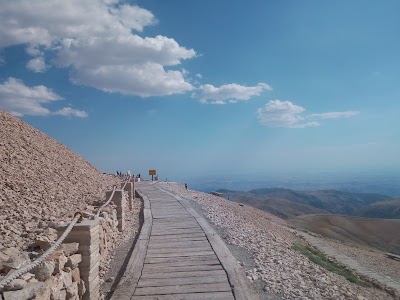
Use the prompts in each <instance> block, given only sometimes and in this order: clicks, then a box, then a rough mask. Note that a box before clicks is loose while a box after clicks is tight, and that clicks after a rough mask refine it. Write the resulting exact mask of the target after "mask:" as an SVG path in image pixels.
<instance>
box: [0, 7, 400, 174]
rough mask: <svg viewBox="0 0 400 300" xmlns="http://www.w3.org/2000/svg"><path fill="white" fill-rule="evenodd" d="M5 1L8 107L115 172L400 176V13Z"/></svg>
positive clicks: (1, 27)
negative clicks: (387, 173)
mask: <svg viewBox="0 0 400 300" xmlns="http://www.w3.org/2000/svg"><path fill="white" fill-rule="evenodd" d="M0 4H1V7H2V9H1V10H0V47H1V49H2V50H1V52H0V59H1V65H0V107H1V108H2V109H5V110H7V111H10V112H12V113H13V114H14V115H17V116H18V117H20V118H21V119H22V120H24V121H26V122H27V123H29V124H31V125H32V126H34V127H36V128H38V129H39V130H41V131H43V132H45V133H46V134H48V135H50V136H51V137H53V138H55V139H57V140H58V141H60V142H61V143H63V144H65V145H66V146H68V147H69V148H71V149H72V150H74V151H75V152H77V153H78V154H80V155H81V156H83V157H84V158H86V159H88V160H89V161H90V162H92V163H93V164H94V165H95V166H96V167H98V168H99V169H101V170H103V171H106V172H114V171H115V170H122V171H126V170H128V169H130V170H131V171H132V172H133V173H138V172H141V173H142V174H145V173H146V171H147V170H148V169H153V168H154V169H157V170H158V172H159V174H160V176H161V177H162V178H164V177H169V178H170V179H174V178H182V179H186V178H190V177H194V176H207V175H213V176H214V175H218V174H232V175H233V176H238V174H252V173H257V174H269V175H271V174H274V173H276V172H286V173H287V174H291V173H293V174H302V173H306V172H310V171H312V172H315V173H317V174H318V172H326V171H337V172H343V173H346V172H349V171H352V172H354V170H360V171H368V172H375V171H376V172H378V171H379V172H382V171H385V170H387V171H393V170H395V171H397V170H399V167H400V160H399V157H398V153H400V118H399V116H398V115H399V112H400V101H399V100H400V86H399V78H400V58H399V53H400V38H399V32H400V18H398V12H399V11H400V2H399V1H261V0H260V1H228V0H219V1H209V0H204V1H172V0H164V1H153V0H146V1H126V2H125V1H124V2H122V1H120V2H118V1H117V0H107V1H105V0H104V1H101V0H87V1H78V0H71V1H51V4H49V3H48V1H28V0H18V1H5V0H2V1H0Z"/></svg>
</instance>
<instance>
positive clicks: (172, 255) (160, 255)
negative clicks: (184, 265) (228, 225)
mask: <svg viewBox="0 0 400 300" xmlns="http://www.w3.org/2000/svg"><path fill="white" fill-rule="evenodd" d="M213 253H214V251H211V250H209V251H206V250H205V251H187V252H182V253H147V255H146V257H149V258H154V257H175V256H198V255H210V254H213Z"/></svg>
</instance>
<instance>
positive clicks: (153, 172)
mask: <svg viewBox="0 0 400 300" xmlns="http://www.w3.org/2000/svg"><path fill="white" fill-rule="evenodd" d="M156 173H157V172H156V170H149V175H156Z"/></svg>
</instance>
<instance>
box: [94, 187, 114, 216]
mask: <svg viewBox="0 0 400 300" xmlns="http://www.w3.org/2000/svg"><path fill="white" fill-rule="evenodd" d="M116 190H117V187H116V186H115V185H114V188H113V191H112V193H111V195H110V198H108V200H107V201H106V202H105V203H104V204H103V205H102V206H100V207H99V209H98V210H97V213H96V215H95V216H94V218H98V217H99V216H100V213H101V210H102V209H103V208H104V207H106V206H107V205H108V204H109V203H110V202H111V199H112V198H113V197H114V194H115V191H116ZM94 218H93V219H94Z"/></svg>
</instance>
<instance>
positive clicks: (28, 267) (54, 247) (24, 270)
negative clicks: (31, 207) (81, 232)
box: [0, 175, 130, 291]
mask: <svg viewBox="0 0 400 300" xmlns="http://www.w3.org/2000/svg"><path fill="white" fill-rule="evenodd" d="M129 179H130V176H129V175H128V176H127V177H126V179H125V184H124V185H123V187H122V189H124V188H125V186H126V185H127V184H128V182H129ZM116 189H117V187H116V186H114V187H113V191H112V193H111V195H110V197H109V198H108V200H107V201H106V202H105V203H104V204H103V205H102V206H100V207H99V209H98V210H97V213H96V215H95V216H94V217H93V218H92V219H94V218H98V217H99V216H100V213H101V211H102V209H103V208H104V207H106V206H107V205H108V204H109V203H110V202H111V200H112V198H113V196H114V194H115V191H116ZM82 217H83V215H82V213H81V212H77V213H75V216H74V218H73V219H72V221H71V222H70V223H69V225H68V227H67V228H66V229H65V231H64V233H63V234H62V235H61V236H60V238H59V239H58V240H57V241H55V242H54V244H53V245H52V246H51V247H50V248H49V249H47V250H46V251H45V252H44V253H43V254H42V255H41V256H40V257H39V258H37V259H36V260H34V261H33V262H31V263H29V264H28V265H26V266H24V267H22V268H20V269H17V270H16V271H15V272H13V273H11V274H10V275H8V276H6V277H4V278H3V279H2V280H1V281H0V291H2V290H3V289H4V287H5V286H6V285H7V284H9V283H10V282H11V281H13V280H14V279H17V278H19V277H20V276H21V275H23V274H25V273H27V272H29V271H31V270H33V269H34V268H36V267H37V266H39V265H40V264H42V263H43V262H44V261H45V259H46V258H47V257H49V256H50V255H51V254H53V253H54V251H56V250H57V248H58V247H59V246H60V245H61V244H62V242H63V241H64V240H65V238H66V237H67V236H68V234H69V233H70V232H71V230H72V228H73V227H74V226H75V224H76V223H77V222H80V221H81V220H82Z"/></svg>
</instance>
